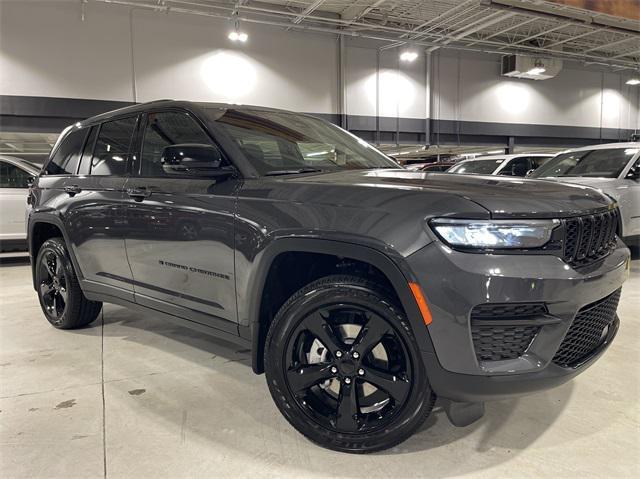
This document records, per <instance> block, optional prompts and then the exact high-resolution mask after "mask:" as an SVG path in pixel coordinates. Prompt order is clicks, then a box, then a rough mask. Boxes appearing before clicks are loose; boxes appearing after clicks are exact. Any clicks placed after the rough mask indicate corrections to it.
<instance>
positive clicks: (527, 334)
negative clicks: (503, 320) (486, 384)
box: [471, 324, 540, 361]
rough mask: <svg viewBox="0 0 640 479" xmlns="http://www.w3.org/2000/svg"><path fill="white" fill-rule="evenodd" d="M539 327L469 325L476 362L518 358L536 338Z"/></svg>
mask: <svg viewBox="0 0 640 479" xmlns="http://www.w3.org/2000/svg"><path fill="white" fill-rule="evenodd" d="M539 330H540V326H513V325H505V326H479V325H474V324H472V325H471V338H472V339H473V348H474V350H475V353H476V358H477V359H478V361H499V360H501V359H515V358H519V357H520V356H522V355H523V354H524V352H525V351H526V350H527V348H528V347H529V344H531V341H533V338H535V337H536V334H538V331H539Z"/></svg>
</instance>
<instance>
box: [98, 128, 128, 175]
mask: <svg viewBox="0 0 640 479" xmlns="http://www.w3.org/2000/svg"><path fill="white" fill-rule="evenodd" d="M135 126H136V117H130V118H122V119H120V120H114V121H109V122H106V123H103V124H102V126H101V127H100V133H98V140H97V141H96V146H95V149H94V152H93V160H92V161H91V175H96V176H98V175H99V176H104V175H109V176H121V175H124V174H125V173H126V171H127V157H128V155H129V147H130V146H131V138H132V137H133V131H134V129H135Z"/></svg>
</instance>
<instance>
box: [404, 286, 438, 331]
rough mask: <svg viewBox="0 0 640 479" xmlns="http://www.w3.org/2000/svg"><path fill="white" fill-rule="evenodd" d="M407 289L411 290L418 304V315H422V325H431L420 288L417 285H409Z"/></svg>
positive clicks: (429, 313) (425, 301)
mask: <svg viewBox="0 0 640 479" xmlns="http://www.w3.org/2000/svg"><path fill="white" fill-rule="evenodd" d="M409 288H411V292H412V293H413V297H414V298H415V300H416V303H418V309H420V314H422V320H423V321H424V324H427V325H428V324H431V321H432V318H431V311H429V306H428V305H427V300H426V299H424V294H423V293H422V288H421V287H420V285H419V284H418V283H409Z"/></svg>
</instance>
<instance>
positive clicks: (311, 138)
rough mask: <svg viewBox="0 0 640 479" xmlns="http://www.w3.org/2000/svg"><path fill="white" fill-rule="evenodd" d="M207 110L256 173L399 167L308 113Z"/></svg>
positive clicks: (372, 149)
mask: <svg viewBox="0 0 640 479" xmlns="http://www.w3.org/2000/svg"><path fill="white" fill-rule="evenodd" d="M208 113H209V116H210V118H211V120H213V121H214V123H215V125H216V126H217V127H218V129H219V130H221V132H222V133H223V134H226V135H227V137H228V138H230V139H231V140H232V141H233V142H235V143H236V144H237V145H238V147H239V148H240V150H242V152H243V153H244V154H245V156H246V157H247V159H248V160H249V161H250V162H251V164H252V165H253V167H254V168H255V169H256V170H257V171H258V173H259V174H261V175H279V174H294V173H306V172H314V171H336V170H361V169H371V168H400V166H399V165H398V164H397V163H396V162H395V161H393V160H392V159H390V158H389V157H387V156H385V155H384V154H382V153H381V152H379V151H378V150H377V149H375V148H374V147H372V146H371V145H369V144H368V143H367V142H366V141H364V140H362V139H360V138H358V137H356V136H354V135H352V134H351V133H348V132H346V131H344V130H342V129H340V128H338V127H336V126H334V125H332V124H331V123H328V122H325V121H322V120H319V119H316V118H313V117H310V116H306V115H298V114H295V113H288V112H274V111H260V110H233V109H227V110H224V109H213V108H211V109H208Z"/></svg>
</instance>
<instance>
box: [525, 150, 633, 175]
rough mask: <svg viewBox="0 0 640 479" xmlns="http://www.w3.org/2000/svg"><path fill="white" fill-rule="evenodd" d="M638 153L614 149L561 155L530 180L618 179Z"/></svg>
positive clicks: (547, 163) (536, 171)
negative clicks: (567, 178)
mask: <svg viewBox="0 0 640 479" xmlns="http://www.w3.org/2000/svg"><path fill="white" fill-rule="evenodd" d="M637 152H638V148H612V149H606V150H581V151H573V152H568V153H561V154H559V155H558V156H556V157H555V158H553V159H551V160H549V161H548V162H546V163H545V164H544V165H542V166H541V167H540V168H538V169H537V170H535V171H534V172H533V173H532V174H531V176H530V178H548V177H566V176H584V177H592V178H617V177H618V176H620V173H622V170H623V169H624V167H625V166H627V163H629V160H631V158H632V157H633V155H635V154H636V153H637Z"/></svg>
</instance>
